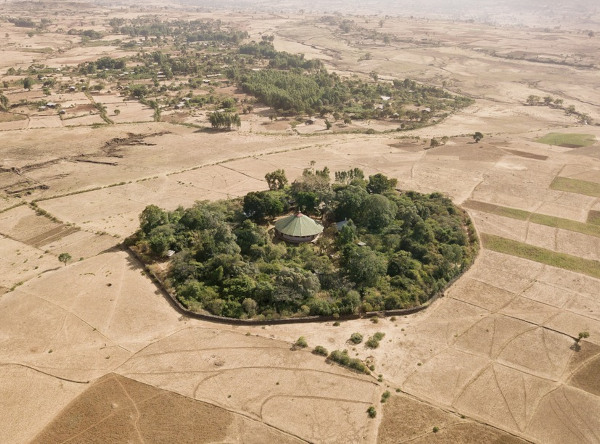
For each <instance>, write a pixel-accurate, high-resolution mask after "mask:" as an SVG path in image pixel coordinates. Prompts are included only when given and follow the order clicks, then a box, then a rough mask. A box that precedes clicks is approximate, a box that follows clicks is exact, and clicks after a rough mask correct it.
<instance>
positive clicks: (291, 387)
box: [0, 0, 600, 444]
mask: <svg viewBox="0 0 600 444" xmlns="http://www.w3.org/2000/svg"><path fill="white" fill-rule="evenodd" d="M189 3H190V2H187V3H186V2H182V3H180V2H177V3H173V4H172V5H169V6H168V7H165V5H167V3H165V2H149V3H148V4H147V5H144V6H143V7H140V6H139V3H134V2H128V1H122V2H119V1H117V2H111V4H113V6H111V7H108V6H103V5H104V4H105V3H104V2H96V3H94V2H88V1H73V2H70V1H68V2H53V1H46V0H43V1H41V2H27V1H25V2H15V1H10V0H9V1H7V2H6V1H5V2H3V3H2V5H1V6H0V35H1V36H4V37H3V40H2V42H3V43H2V45H0V92H1V93H2V97H6V99H7V100H8V102H7V103H6V104H5V105H2V110H1V111H0V399H1V400H2V402H1V403H0V417H1V418H3V421H2V425H1V426H0V442H1V443H9V444H12V443H27V442H35V443H44V444H46V443H62V442H86V443H87V442H90V443H91V442H136V443H137V442H140V443H142V442H157V443H158V442H178V443H184V442H185V443H187V442H189V443H192V442H194V443H198V442H206V443H213V442H224V443H225V442H227V443H233V442H244V443H246V442H248V443H271V442H273V443H288V442H289V443H301V442H311V443H312V442H315V443H402V442H415V443H429V442H443V443H480V442H498V443H500V442H502V443H515V444H517V443H522V442H536V443H556V444H567V443H597V442H600V223H599V220H600V216H599V215H600V126H599V125H598V124H599V123H600V77H599V72H600V71H599V70H600V51H598V48H599V47H600V14H598V13H596V14H595V15H594V14H590V15H589V16H588V17H587V19H586V21H585V22H577V21H575V22H570V25H569V26H568V27H565V28H560V27H559V28H554V27H553V28H550V29H548V28H544V27H536V26H533V25H531V26H509V25H503V26H499V25H493V24H483V23H480V22H477V21H443V20H441V19H439V20H433V19H424V18H409V17H406V18H402V17H390V16H387V17H386V18H385V20H383V19H382V20H380V19H379V18H378V17H373V16H358V15H355V16H348V17H347V22H342V21H341V20H342V19H340V18H339V17H337V18H336V17H332V16H327V17H325V18H323V16H321V15H318V14H316V13H314V14H313V13H309V12H308V11H302V12H301V13H300V12H298V13H285V14H284V13H280V12H277V13H275V12H273V13H271V12H268V10H266V9H264V8H261V10H259V11H253V10H251V9H246V10H241V11H240V10H236V12H232V11H228V10H226V9H222V10H214V11H211V10H209V9H207V8H203V7H192V6H190V5H189ZM288 3H289V2H288ZM363 12H364V11H363ZM144 17H145V18H148V17H154V18H153V20H156V21H160V20H167V21H168V20H171V21H175V20H202V21H211V20H217V19H219V20H221V21H222V23H227V24H228V25H227V26H230V27H231V28H232V29H240V30H242V31H244V32H247V37H244V38H246V39H247V40H248V41H249V40H252V39H255V40H260V38H261V36H263V35H269V36H273V37H274V38H273V45H274V48H275V49H276V50H277V51H288V52H290V53H304V54H305V58H306V59H309V60H313V59H318V60H321V61H322V62H323V64H324V65H323V66H324V67H326V68H327V69H328V70H329V71H330V72H335V73H337V74H338V75H339V76H341V77H352V76H356V78H359V79H367V80H368V81H371V80H369V79H373V78H375V77H377V78H378V79H379V81H384V82H385V81H391V80H393V79H400V80H403V79H404V78H410V79H413V80H415V81H417V82H419V83H421V84H425V85H431V86H436V87H439V88H444V89H445V90H446V91H448V92H451V93H453V94H461V95H463V96H466V97H468V98H470V99H472V103H471V104H470V105H469V106H467V107H464V108H462V109H459V110H457V111H455V112H453V113H451V114H450V115H448V116H447V117H445V118H444V119H440V121H437V122H436V123H435V125H428V126H427V125H422V126H420V125H419V126H415V128H414V129H410V130H406V131H401V130H400V128H399V124H398V122H397V121H395V120H394V119H393V118H390V117H386V118H383V119H363V120H360V119H352V120H351V121H350V119H348V121H346V122H344V119H342V118H336V117H333V115H328V114H326V113H324V114H323V115H318V114H316V115H314V116H311V117H312V124H311V125H306V124H305V123H304V121H305V120H306V119H307V118H308V116H303V117H302V118H301V119H296V117H295V116H291V115H283V114H281V113H280V114H278V115H276V113H274V111H273V110H272V109H270V108H269V107H267V106H265V105H264V104H262V103H260V102H252V103H253V106H252V107H246V109H245V112H244V113H242V112H241V105H240V117H241V125H240V127H239V128H237V129H234V130H232V131H214V130H212V129H211V128H210V123H209V117H208V116H209V114H210V111H211V110H212V109H215V107H216V106H217V105H214V106H213V105H212V103H213V102H202V100H203V99H201V97H203V96H206V97H209V96H214V97H219V98H223V97H234V98H235V99H236V100H237V102H236V103H239V104H242V103H251V102H250V101H249V98H248V95H247V94H246V93H245V92H243V91H241V90H238V89H237V88H236V87H235V86H234V85H232V84H230V83H229V82H228V81H227V79H226V78H225V76H224V75H222V76H220V77H219V76H218V75H216V74H215V75H214V77H206V78H205V80H206V81H205V82H203V81H200V82H199V83H198V85H196V86H189V85H190V84H191V83H190V81H189V79H188V78H186V77H184V76H181V75H174V77H173V78H169V79H168V80H163V77H158V76H166V75H167V74H158V76H156V75H155V76H154V78H151V79H143V78H141V77H135V76H137V75H138V74H132V73H133V72H134V70H135V69H136V68H139V67H140V66H142V65H143V63H142V62H141V61H139V60H141V59H136V57H142V55H140V54H141V53H148V54H150V53H152V52H153V51H158V50H163V51H166V48H169V47H171V46H169V45H174V43H173V42H171V41H170V40H169V39H166V38H165V39H163V40H161V39H158V41H157V40H156V39H154V40H153V38H152V37H150V38H146V39H144V38H143V37H142V36H135V37H132V36H131V35H130V34H127V33H125V31H123V30H119V29H116V28H115V27H114V26H112V25H109V23H120V20H123V22H126V21H129V22H127V23H134V22H135V20H136V19H139V18H144ZM27 20H29V22H28V21H27ZM111 20H112V21H111ZM115 20H116V21H115ZM32 23H33V24H32ZM92 31H93V32H92ZM85 33H87V34H85ZM95 33H98V34H95ZM161 48H162V49H161ZM177 51H180V48H179V49H177ZM202 54H204V53H202ZM101 57H114V58H124V59H127V60H138V61H137V62H135V63H134V62H128V67H127V69H128V70H129V71H130V72H128V73H126V74H123V73H121V77H119V76H116V77H114V78H113V77H110V76H104V75H103V74H102V73H101V74H102V75H100V76H96V74H97V72H96V73H95V74H94V77H92V76H91V75H90V74H89V73H88V72H87V71H86V72H84V70H83V67H85V66H89V65H86V63H89V62H93V61H95V60H98V59H100V58H101ZM198 57H200V56H198ZM129 63H131V64H129ZM149 65H150V66H151V65H152V64H151V63H150V64H149ZM32 67H33V68H32ZM86 69H87V68H86ZM222 69H223V70H225V69H226V67H223V68H222ZM100 71H101V70H100ZM106 72H108V69H107V71H106ZM136 72H137V71H136ZM127 76H129V77H127ZM27 78H31V81H32V82H33V83H32V84H30V85H26V83H24V82H25V81H26V79H27ZM144 82H146V83H144ZM134 83H135V84H136V85H137V87H139V90H140V91H141V90H142V89H143V88H142V86H143V87H147V88H148V89H150V90H155V91H158V92H159V93H160V94H162V96H160V99H159V98H158V96H156V97H154V98H148V97H146V98H142V99H143V100H138V99H140V97H136V96H135V94H136V93H135V92H134V88H133V87H132V86H131V87H129V88H130V89H129V93H127V92H126V90H127V89H126V88H125V87H126V86H127V85H133V84H134ZM142 84H143V85H142ZM156 85H158V86H156ZM26 86H29V88H26ZM163 86H164V88H162V87H163ZM153 88H154V89H153ZM187 88H192V89H194V88H195V90H194V91H193V94H192V92H190V94H191V95H190V96H186V95H185V94H187V91H188V89H187ZM136 91H137V90H136ZM144 91H145V90H144ZM182 91H183V92H182ZM157 94H158V93H157ZM185 97H187V98H191V100H190V101H191V102H193V101H194V98H198V97H200V98H198V99H197V100H198V103H203V104H204V105H203V107H202V106H198V107H195V108H194V107H192V106H191V105H189V104H186V103H185V101H184V98H185ZM161 100H162V102H161ZM180 100H181V101H182V102H179V101H180ZM207 100H208V99H207ZM210 100H213V99H210ZM219 100H220V99H219ZM382 100H385V99H382ZM210 106H213V107H212V108H210ZM381 106H382V107H383V105H381ZM63 111H64V112H63ZM423 112H429V111H425V110H421V113H423ZM329 125H331V128H328V126H329ZM475 132H481V133H483V136H484V137H483V139H482V140H481V141H479V142H478V143H476V142H475V141H474V139H473V137H472V134H473V133H475ZM432 139H435V140H436V141H440V142H441V141H442V140H443V142H441V143H439V144H435V143H432ZM436 145H437V146H436ZM311 165H314V167H315V168H323V167H325V166H327V167H328V168H329V169H330V170H331V171H341V170H347V169H349V168H354V167H358V168H361V169H363V170H364V172H365V175H369V174H375V173H383V174H385V175H387V176H389V177H393V178H396V179H397V180H398V188H399V189H402V190H416V191H419V192H424V193H431V192H435V191H439V192H441V193H444V194H445V195H447V196H449V197H450V198H451V199H452V200H453V202H455V203H456V204H458V205H461V206H463V208H465V209H466V210H467V211H468V213H469V215H470V216H471V218H472V220H473V223H474V225H475V228H476V230H477V232H478V233H479V236H480V238H481V240H482V242H481V251H480V252H479V254H478V257H477V259H476V261H475V263H474V265H473V266H472V267H471V268H470V269H469V270H468V271H467V272H466V273H465V274H464V275H463V276H461V277H460V279H459V280H458V281H456V282H455V283H454V284H453V285H452V286H451V287H450V288H448V289H447V290H446V291H445V292H444V294H443V297H440V298H438V299H437V300H436V301H435V302H434V303H432V304H431V306H429V307H428V308H427V309H425V310H423V311H420V312H419V313H416V314H412V315H407V316H397V317H381V318H376V322H374V321H373V320H372V319H366V318H365V319H358V320H349V321H342V322H339V323H333V322H319V323H307V324H289V325H263V326H236V325H228V324H220V323H211V322H208V321H203V320H197V319H193V318H191V317H187V316H185V315H182V314H181V313H180V312H178V311H176V310H175V309H174V308H173V306H172V305H171V304H170V303H169V301H168V299H167V296H166V295H165V293H164V292H163V291H162V290H161V289H160V288H158V287H157V286H156V285H155V283H154V281H153V280H151V279H150V277H149V276H148V275H147V273H146V271H145V269H144V267H143V266H142V265H141V264H140V262H139V261H138V260H137V259H136V258H135V257H134V256H133V255H132V254H131V253H130V252H129V251H128V250H127V249H126V248H125V247H123V241H124V239H125V238H127V237H128V236H130V235H131V234H132V233H134V232H135V231H136V230H137V229H138V227H139V219H138V216H139V214H140V212H141V211H142V210H143V209H144V208H145V207H146V206H147V205H150V204H155V205H158V206H160V207H162V208H166V209H169V210H173V209H175V208H176V207H178V206H180V205H183V206H190V205H191V204H193V203H194V202H195V201H199V200H218V199H227V198H232V197H239V196H243V195H245V194H246V193H248V192H250V191H258V190H264V189H266V188H267V184H266V182H265V180H264V177H265V174H266V173H268V172H270V171H273V170H276V169H279V168H281V169H284V170H285V171H286V174H287V177H288V178H289V180H290V182H291V181H293V180H294V179H296V178H298V177H299V176H301V175H302V172H303V170H304V169H305V168H307V167H309V166H311ZM64 252H67V253H69V255H70V258H71V259H70V260H69V261H66V262H64V263H62V262H60V261H59V259H58V257H59V255H60V254H61V253H64ZM336 324H337V325H336ZM355 332H359V333H361V334H362V335H363V336H364V337H365V338H367V337H369V336H371V335H373V334H375V333H376V332H382V333H385V336H384V338H383V339H382V340H381V343H380V345H379V347H377V348H376V349H370V348H367V347H365V345H364V344H358V345H355V344H352V343H350V342H349V338H350V336H351V334H353V333H355ZM300 336H303V337H304V338H306V341H307V343H308V348H306V349H303V350H298V349H295V348H294V347H292V345H293V343H294V342H295V341H296V340H297V339H298V337H300ZM318 345H320V346H322V347H325V348H326V349H327V350H329V351H332V350H343V349H347V350H348V352H349V354H350V355H351V356H352V357H357V358H359V359H361V360H363V361H365V362H367V363H368V364H369V365H373V366H374V371H372V374H371V375H365V374H359V373H356V372H353V371H350V370H348V369H346V368H343V367H341V366H338V365H335V364H332V363H329V362H328V361H326V360H325V358H324V357H323V356H319V355H317V354H314V353H311V350H313V348H314V347H316V346H318ZM370 407H374V410H375V412H376V414H375V416H374V417H371V415H369V414H368V413H367V410H368V409H369V408H370Z"/></svg>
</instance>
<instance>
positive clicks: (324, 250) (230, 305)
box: [137, 168, 477, 318]
mask: <svg viewBox="0 0 600 444" xmlns="http://www.w3.org/2000/svg"><path fill="white" fill-rule="evenodd" d="M335 177H336V178H337V179H338V180H337V181H336V182H334V183H331V179H330V171H329V170H328V169H327V168H324V169H323V170H314V169H312V168H310V169H307V170H305V173H304V175H303V176H302V177H301V178H300V179H299V180H296V181H294V182H293V183H292V184H291V185H288V182H287V179H286V178H285V172H283V171H282V170H277V171H274V172H272V173H269V174H267V176H266V179H267V183H268V185H269V188H270V190H269V191H262V192H253V193H248V194H247V195H246V196H245V197H244V198H243V199H237V200H231V201H222V202H217V203H207V202H203V203H197V204H196V205H194V206H193V207H191V208H187V209H184V208H178V209H177V210H175V211H172V212H167V211H163V210H161V209H160V208H158V207H155V206H149V207H147V208H146V209H145V210H144V211H143V213H142V214H141V216H140V231H139V232H138V235H137V248H139V250H140V251H141V252H145V254H147V255H148V257H149V258H155V260H164V259H162V258H164V255H165V253H166V252H167V251H168V250H173V251H175V252H176V253H175V255H174V256H173V257H172V260H171V262H170V266H169V273H168V279H167V285H169V286H171V287H173V288H174V289H175V291H176V294H177V297H178V298H179V299H180V301H181V302H182V303H183V304H185V305H186V306H188V307H189V308H191V309H194V310H206V311H209V312H211V313H213V314H216V315H223V316H228V317H235V318H239V317H249V318H251V317H256V318H275V317H280V316H298V315H308V314H313V315H331V314H333V313H340V314H344V313H356V312H358V311H361V310H362V311H371V310H380V309H393V308H401V307H408V306H413V305H416V304H420V303H422V302H424V301H426V300H427V299H428V298H430V297H431V296H432V295H433V294H434V293H435V292H437V291H439V290H440V289H441V288H443V287H444V285H446V284H447V282H449V281H450V280H451V279H452V278H454V277H455V276H457V275H458V274H459V273H460V272H461V271H462V270H464V268H465V267H466V266H467V265H468V264H469V263H470V262H471V261H472V260H473V257H474V254H475V250H476V244H477V240H476V237H475V234H474V231H473V227H472V225H471V224H470V220H469V219H468V217H467V216H466V214H465V213H463V212H462V211H461V210H460V209H458V208H457V207H455V206H454V205H453V204H452V202H451V201H450V200H449V199H448V198H446V197H444V196H442V195H440V194H439V193H433V194H430V195H423V194H419V193H415V192H399V191H396V190H395V187H396V186H397V181H396V180H395V179H391V178H388V177H386V176H384V175H381V174H376V175H373V176H370V177H369V178H368V179H365V178H364V175H363V174H362V171H360V170H358V169H353V170H349V171H346V172H338V173H336V174H335ZM298 209H302V211H305V212H307V213H308V214H312V215H313V216H320V217H321V219H322V220H323V223H324V224H325V225H326V226H327V228H326V230H325V232H324V234H323V235H322V236H321V238H319V240H318V241H317V242H316V244H314V245H313V244H301V245H290V244H287V243H284V242H280V241H276V240H274V239H273V238H272V235H271V234H270V233H268V232H267V230H266V229H267V222H268V221H269V220H271V219H273V218H275V217H278V216H280V215H284V214H286V213H289V212H290V211H296V210H298ZM344 220H345V223H344V224H342V225H343V227H342V228H341V230H339V231H338V230H337V229H336V228H335V224H333V222H335V221H344ZM359 241H360V245H359Z"/></svg>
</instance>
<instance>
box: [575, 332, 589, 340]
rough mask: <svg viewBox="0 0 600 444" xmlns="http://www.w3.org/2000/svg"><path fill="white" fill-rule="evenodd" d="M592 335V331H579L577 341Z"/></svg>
mask: <svg viewBox="0 0 600 444" xmlns="http://www.w3.org/2000/svg"><path fill="white" fill-rule="evenodd" d="M589 337H590V333H589V332H587V331H581V332H579V335H578V336H577V342H579V341H581V340H582V339H586V338H589Z"/></svg>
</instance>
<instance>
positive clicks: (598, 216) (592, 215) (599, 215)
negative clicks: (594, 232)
mask: <svg viewBox="0 0 600 444" xmlns="http://www.w3.org/2000/svg"><path fill="white" fill-rule="evenodd" d="M587 223H588V224H592V225H598V226H600V211H598V210H591V211H590V212H589V213H588V217H587Z"/></svg>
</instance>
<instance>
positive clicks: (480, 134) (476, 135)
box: [473, 131, 483, 143]
mask: <svg viewBox="0 0 600 444" xmlns="http://www.w3.org/2000/svg"><path fill="white" fill-rule="evenodd" d="M481 139H483V134H482V133H480V132H479V131H477V132H476V133H475V134H473V140H475V143H479V141H480V140H481Z"/></svg>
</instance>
